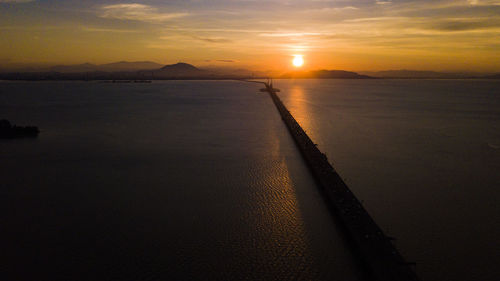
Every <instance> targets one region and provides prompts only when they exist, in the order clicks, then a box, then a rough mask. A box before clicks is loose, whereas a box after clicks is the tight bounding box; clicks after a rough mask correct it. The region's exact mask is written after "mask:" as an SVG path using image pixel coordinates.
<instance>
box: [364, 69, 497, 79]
mask: <svg viewBox="0 0 500 281" xmlns="http://www.w3.org/2000/svg"><path fill="white" fill-rule="evenodd" d="M360 73H362V74H365V75H369V76H372V77H377V78H394V79H475V78H483V79H498V78H499V77H500V74H497V75H491V74H485V73H478V72H437V71H420V70H406V69H402V70H385V71H361V72H360Z"/></svg>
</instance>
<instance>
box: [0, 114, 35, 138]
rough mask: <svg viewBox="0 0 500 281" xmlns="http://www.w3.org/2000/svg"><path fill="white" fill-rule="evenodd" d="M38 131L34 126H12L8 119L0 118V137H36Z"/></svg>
mask: <svg viewBox="0 0 500 281" xmlns="http://www.w3.org/2000/svg"><path fill="white" fill-rule="evenodd" d="M38 133H40V131H39V130H38V127H35V126H26V127H20V126H16V125H14V126H12V125H11V124H10V122H9V121H8V120H5V119H4V120H0V139H14V138H36V137H37V136H38Z"/></svg>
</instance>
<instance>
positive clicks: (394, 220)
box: [275, 80, 500, 281]
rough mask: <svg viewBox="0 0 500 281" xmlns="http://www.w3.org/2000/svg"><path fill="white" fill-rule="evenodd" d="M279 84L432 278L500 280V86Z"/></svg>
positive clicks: (425, 276)
mask: <svg viewBox="0 0 500 281" xmlns="http://www.w3.org/2000/svg"><path fill="white" fill-rule="evenodd" d="M275 83H276V85H277V87H279V88H280V89H281V90H282V92H281V93H280V96H281V98H282V99H283V101H284V103H285V105H287V107H288V109H289V110H290V111H291V112H292V114H293V115H294V116H295V118H296V119H297V120H298V122H299V123H300V124H301V125H302V127H303V128H304V129H305V130H306V131H307V132H308V134H309V136H310V137H311V138H312V139H313V140H314V141H315V142H316V143H318V146H319V148H320V149H321V150H322V151H323V152H325V153H326V154H327V156H328V158H329V160H330V161H331V162H332V163H333V164H334V167H335V168H336V169H337V170H338V172H339V174H340V175H341V176H342V177H343V178H344V179H345V180H346V183H347V184H348V185H349V186H350V188H351V189H352V190H353V191H354V193H355V194H356V195H357V196H358V198H359V199H361V200H363V201H364V205H365V207H366V208H367V209H368V211H369V212H370V213H371V214H372V216H373V217H374V218H375V220H376V221H377V222H378V224H379V225H380V226H381V227H382V228H383V229H384V230H385V232H386V234H388V235H390V236H394V237H396V238H397V240H396V242H395V244H396V245H397V247H398V249H400V251H401V252H402V253H403V255H404V256H405V257H406V258H407V260H409V261H414V262H416V263H417V265H416V270H417V272H418V274H419V275H420V276H421V277H422V279H423V280H435V281H440V280H469V281H474V280H491V281H493V280H498V276H500V271H499V269H498V264H500V255H499V253H500V243H499V241H500V240H499V237H500V204H499V202H500V81H498V80H496V81H492V80H490V81H486V80H296V81H293V80H281V81H277V82H276V81H275Z"/></svg>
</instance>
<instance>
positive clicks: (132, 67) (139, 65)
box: [99, 61, 162, 72]
mask: <svg viewBox="0 0 500 281" xmlns="http://www.w3.org/2000/svg"><path fill="white" fill-rule="evenodd" d="M160 67H162V65H161V64H159V63H156V62H151V61H135V62H127V61H121V62H115V63H108V64H102V65H100V66H99V70H100V71H109V72H112V71H137V70H149V69H158V68H160Z"/></svg>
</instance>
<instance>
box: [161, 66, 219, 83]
mask: <svg viewBox="0 0 500 281" xmlns="http://www.w3.org/2000/svg"><path fill="white" fill-rule="evenodd" d="M151 73H152V75H153V76H154V77H155V78H164V79H167V78H207V77H211V76H215V74H214V73H212V72H210V71H207V70H201V69H199V68H197V67H195V66H193V65H191V64H188V63H183V62H179V63H176V64H169V65H165V66H163V67H162V68H160V69H157V70H153V71H151Z"/></svg>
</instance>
